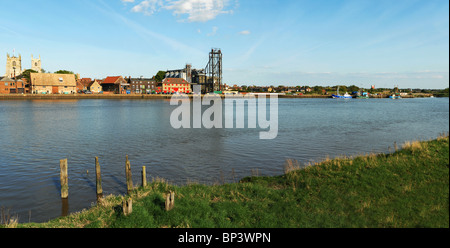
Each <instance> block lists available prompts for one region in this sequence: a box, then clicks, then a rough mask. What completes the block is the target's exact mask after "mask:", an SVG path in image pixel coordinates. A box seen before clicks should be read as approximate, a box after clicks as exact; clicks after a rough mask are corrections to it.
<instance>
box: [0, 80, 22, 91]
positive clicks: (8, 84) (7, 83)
mask: <svg viewBox="0 0 450 248" xmlns="http://www.w3.org/2000/svg"><path fill="white" fill-rule="evenodd" d="M25 88H26V87H25V83H24V81H23V80H21V79H16V80H14V79H12V78H9V77H4V78H1V79H0V94H15V93H24V92H26V89H25Z"/></svg>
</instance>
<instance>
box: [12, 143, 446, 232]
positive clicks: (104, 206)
mask: <svg viewBox="0 0 450 248" xmlns="http://www.w3.org/2000/svg"><path fill="white" fill-rule="evenodd" d="M287 165H288V167H287V170H286V174H284V175H281V176H275V177H248V178H244V179H242V180H241V181H240V182H239V183H235V184H225V185H218V186H205V185H199V184H192V185H186V186H181V187H178V186H173V185H169V184H167V183H165V182H164V181H161V180H156V181H154V182H152V183H151V184H149V185H148V186H147V187H146V188H142V187H141V188H137V189H136V190H134V191H133V192H132V193H131V194H130V195H129V196H108V197H105V198H104V200H103V201H102V202H101V203H100V204H98V205H97V206H94V207H92V208H91V209H89V210H84V211H82V212H80V213H75V214H72V215H70V216H67V217H61V218H58V219H55V220H52V221H50V222H48V223H28V224H16V225H15V226H17V227H19V228H20V227H23V228H25V227H41V228H47V227H51V228H54V227H57V228H58V227H69V228H72V227H74V228H80V227H84V228H89V227H94V228H103V227H111V228H131V227H144V228H147V227H151V228H154V227H156V228H161V227H162V228H173V227H188V228H199V227H202V228H210V227H211V228H212V227H214V228H215V227H221V228H222V227H224V228H235V227H252V228H257V227H262V228H269V227H275V228H278V227H299V228H309V227H325V228H330V227H333V228H334V227H375V228H378V227H382V228H384V227H394V228H404V227H411V228H415V227H442V228H449V139H448V136H446V137H440V138H438V139H436V140H433V141H426V142H409V143H407V144H405V145H404V147H403V149H402V150H400V151H398V152H395V153H393V154H379V155H373V154H372V155H367V156H360V157H356V158H352V159H350V158H338V159H332V160H330V159H326V160H325V161H323V162H321V163H317V164H315V165H312V166H308V167H307V168H305V169H301V170H300V169H297V168H296V165H295V163H293V162H292V161H288V163H287ZM170 190H172V191H175V194H176V197H175V198H176V199H175V207H174V209H173V210H171V211H169V212H166V211H165V209H164V202H165V193H166V192H168V191H170ZM125 197H132V199H133V213H132V214H131V215H129V216H124V215H123V214H122V209H121V202H122V200H123V199H124V198H125ZM15 226H14V227H15Z"/></svg>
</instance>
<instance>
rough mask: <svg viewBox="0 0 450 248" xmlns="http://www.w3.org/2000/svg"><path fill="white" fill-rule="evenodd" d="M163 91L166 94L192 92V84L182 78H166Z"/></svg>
mask: <svg viewBox="0 0 450 248" xmlns="http://www.w3.org/2000/svg"><path fill="white" fill-rule="evenodd" d="M162 87H163V88H162V92H163V93H164V94H173V93H185V94H189V93H191V92H192V88H191V84H190V83H189V82H187V81H186V80H184V79H182V78H165V79H164V81H163V82H162Z"/></svg>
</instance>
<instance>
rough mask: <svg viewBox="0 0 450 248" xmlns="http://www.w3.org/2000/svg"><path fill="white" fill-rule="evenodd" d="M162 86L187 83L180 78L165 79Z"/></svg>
mask: <svg viewBox="0 0 450 248" xmlns="http://www.w3.org/2000/svg"><path fill="white" fill-rule="evenodd" d="M163 84H189V83H188V81H186V80H184V79H182V78H165V79H164V81H163Z"/></svg>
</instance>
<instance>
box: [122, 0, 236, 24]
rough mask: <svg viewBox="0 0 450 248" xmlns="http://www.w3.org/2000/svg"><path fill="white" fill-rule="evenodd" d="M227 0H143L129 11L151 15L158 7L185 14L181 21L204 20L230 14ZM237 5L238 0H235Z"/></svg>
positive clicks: (128, 1)
mask: <svg viewBox="0 0 450 248" xmlns="http://www.w3.org/2000/svg"><path fill="white" fill-rule="evenodd" d="M121 1H122V2H125V3H133V2H134V1H135V0H121ZM228 2H229V0H145V1H141V2H140V3H139V4H137V5H135V6H134V7H133V8H132V9H131V11H132V12H140V13H144V14H145V15H152V14H153V13H154V12H156V11H158V10H159V9H167V10H169V11H172V13H173V14H174V15H177V16H184V15H187V18H186V19H183V21H188V22H206V21H210V20H213V19H215V18H216V17H217V16H218V15H220V14H231V13H233V11H232V10H226V7H227V6H228ZM235 4H236V5H237V4H238V2H237V1H236V2H235Z"/></svg>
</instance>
